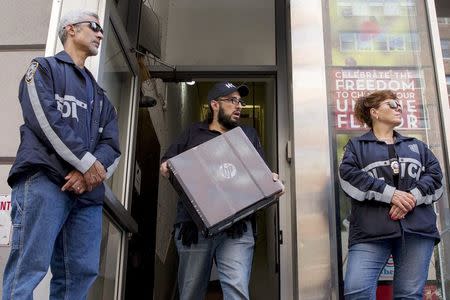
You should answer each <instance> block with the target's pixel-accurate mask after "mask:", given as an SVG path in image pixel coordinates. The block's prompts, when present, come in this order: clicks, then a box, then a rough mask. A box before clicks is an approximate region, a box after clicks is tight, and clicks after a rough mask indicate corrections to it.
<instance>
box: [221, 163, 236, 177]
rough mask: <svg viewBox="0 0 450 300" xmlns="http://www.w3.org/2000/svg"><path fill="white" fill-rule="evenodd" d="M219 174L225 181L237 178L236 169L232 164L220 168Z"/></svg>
mask: <svg viewBox="0 0 450 300" xmlns="http://www.w3.org/2000/svg"><path fill="white" fill-rule="evenodd" d="M219 173H220V175H222V177H223V178H225V179H231V178H233V177H234V176H236V167H235V166H234V165H233V164H230V163H223V164H221V165H220V167H219Z"/></svg>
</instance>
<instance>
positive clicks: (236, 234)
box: [225, 220, 247, 239]
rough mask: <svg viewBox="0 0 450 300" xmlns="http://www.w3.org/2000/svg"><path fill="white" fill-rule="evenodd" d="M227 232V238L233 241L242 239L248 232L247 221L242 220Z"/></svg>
mask: <svg viewBox="0 0 450 300" xmlns="http://www.w3.org/2000/svg"><path fill="white" fill-rule="evenodd" d="M225 232H226V233H227V236H228V237H230V238H232V239H240V238H241V237H242V236H243V235H244V233H246V232H247V224H246V223H245V220H240V221H238V222H236V223H234V224H233V225H231V227H230V228H227V229H226V230H225Z"/></svg>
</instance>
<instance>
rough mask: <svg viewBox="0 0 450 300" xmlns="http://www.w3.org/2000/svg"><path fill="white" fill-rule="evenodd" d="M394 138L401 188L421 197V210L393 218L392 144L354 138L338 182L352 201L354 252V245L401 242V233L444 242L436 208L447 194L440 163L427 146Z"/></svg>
mask: <svg viewBox="0 0 450 300" xmlns="http://www.w3.org/2000/svg"><path fill="white" fill-rule="evenodd" d="M394 135H395V138H396V140H395V144H394V148H395V152H396V154H397V157H398V161H399V163H400V176H399V180H398V189H399V190H400V191H405V192H410V193H411V194H413V195H414V197H415V198H416V201H417V204H416V207H415V208H414V209H413V210H412V211H410V212H409V213H408V214H407V215H406V216H405V218H404V219H402V220H399V221H393V220H391V218H390V217H389V210H390V208H391V204H390V203H391V199H392V196H393V194H394V191H395V190H396V188H395V185H394V179H393V174H392V169H391V167H390V162H389V152H388V145H387V144H386V143H384V142H382V141H379V140H377V138H376V137H375V135H374V134H373V131H369V132H368V133H366V134H364V135H362V136H360V137H355V138H352V139H351V140H350V141H349V142H348V143H347V145H346V146H345V153H344V157H343V159H342V162H341V165H340V167H339V180H340V184H341V187H342V189H343V190H344V192H345V193H346V194H347V195H348V196H349V197H350V198H351V201H352V209H351V214H350V217H349V221H350V233H349V247H350V246H352V245H353V244H357V243H361V242H368V241H374V240H380V239H386V238H393V237H399V236H401V234H402V230H403V231H405V232H409V233H415V234H419V235H422V236H425V237H431V238H435V239H436V242H439V232H438V230H437V227H436V214H435V212H434V209H433V206H432V203H433V202H434V201H437V200H438V199H439V198H440V197H441V196H442V194H443V186H442V171H441V168H440V166H439V162H438V160H437V159H436V157H435V156H434V155H433V153H432V152H431V151H430V149H428V147H427V145H426V144H424V143H423V142H421V141H419V140H417V139H415V138H412V137H405V136H402V135H400V134H399V133H398V132H394Z"/></svg>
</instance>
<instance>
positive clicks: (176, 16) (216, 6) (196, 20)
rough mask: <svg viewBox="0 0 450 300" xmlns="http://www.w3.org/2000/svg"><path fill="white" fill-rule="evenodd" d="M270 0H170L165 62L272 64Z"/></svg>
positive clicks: (272, 0)
mask: <svg viewBox="0 0 450 300" xmlns="http://www.w3.org/2000/svg"><path fill="white" fill-rule="evenodd" d="M274 3H275V1H274V0H228V1H211V0H170V6H169V23H168V33H167V47H166V49H167V51H166V59H167V62H169V63H171V64H173V65H274V64H275V25H274V24H275V8H274Z"/></svg>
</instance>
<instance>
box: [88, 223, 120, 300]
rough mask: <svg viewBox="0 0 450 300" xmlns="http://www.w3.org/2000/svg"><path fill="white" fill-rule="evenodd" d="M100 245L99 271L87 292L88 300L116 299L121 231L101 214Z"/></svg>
mask: <svg viewBox="0 0 450 300" xmlns="http://www.w3.org/2000/svg"><path fill="white" fill-rule="evenodd" d="M102 226H103V227H102V243H101V247H100V270H99V275H98V277H97V279H96V280H95V282H94V284H93V285H92V287H91V289H90V290H89V294H88V299H89V300H112V299H118V297H116V296H117V291H118V286H117V285H118V280H117V279H118V270H119V263H120V253H121V249H122V235H123V231H122V230H120V229H119V228H118V227H117V226H116V225H114V224H113V223H112V222H111V221H110V219H109V217H108V216H106V215H105V214H103V224H102Z"/></svg>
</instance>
